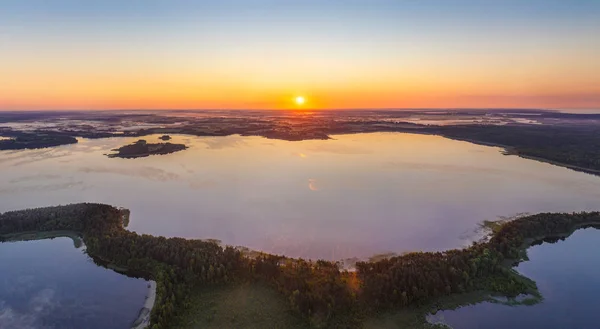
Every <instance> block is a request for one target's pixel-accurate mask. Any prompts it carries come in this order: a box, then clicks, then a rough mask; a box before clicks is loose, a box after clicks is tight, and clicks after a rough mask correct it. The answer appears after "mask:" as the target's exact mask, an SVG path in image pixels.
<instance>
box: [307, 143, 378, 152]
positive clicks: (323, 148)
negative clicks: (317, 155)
mask: <svg viewBox="0 0 600 329" xmlns="http://www.w3.org/2000/svg"><path fill="white" fill-rule="evenodd" d="M307 149H308V150H309V151H312V152H322V153H333V154H370V153H373V151H371V150H369V149H366V148H362V147H357V146H350V145H344V144H336V143H334V142H327V143H319V144H316V145H311V146H309V147H308V148H307Z"/></svg>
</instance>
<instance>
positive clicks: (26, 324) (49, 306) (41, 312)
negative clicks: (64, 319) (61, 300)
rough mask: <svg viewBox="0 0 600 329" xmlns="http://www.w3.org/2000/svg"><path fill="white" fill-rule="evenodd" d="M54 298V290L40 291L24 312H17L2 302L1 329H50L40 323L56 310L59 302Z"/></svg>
mask: <svg viewBox="0 0 600 329" xmlns="http://www.w3.org/2000/svg"><path fill="white" fill-rule="evenodd" d="M54 296H55V291H54V290H52V289H43V290H40V291H39V292H38V293H37V294H35V295H34V296H33V297H32V298H31V299H30V300H29V304H28V308H27V309H26V310H24V311H23V312H19V311H17V310H15V309H14V308H12V307H11V306H10V305H7V303H6V302H5V301H0V328H2V329H50V328H51V327H49V326H45V325H43V324H42V323H40V322H42V321H41V319H42V318H43V317H44V316H45V315H47V314H49V313H50V312H52V311H53V310H54V309H55V308H56V306H57V302H56V299H55V298H54Z"/></svg>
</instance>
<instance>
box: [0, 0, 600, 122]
mask: <svg viewBox="0 0 600 329" xmlns="http://www.w3.org/2000/svg"><path fill="white" fill-rule="evenodd" d="M32 1H34V2H35V1H38V0H32ZM151 2H152V3H154V1H151ZM234 2H235V1H234ZM59 3H61V2H59ZM59 3H57V4H56V6H51V7H44V3H43V2H40V4H39V8H38V7H35V8H34V7H32V6H24V5H23V4H22V3H20V2H15V4H13V7H11V6H7V10H6V11H5V14H4V15H6V16H5V17H3V16H2V15H3V14H1V13H0V21H2V20H4V22H5V25H4V27H5V28H4V32H6V33H3V34H0V110H19V109H204V108H209V109H216V108H218V109H222V108H227V109H262V108H268V109H284V108H294V107H295V104H294V101H293V100H294V98H295V97H296V96H304V97H305V98H306V100H307V102H306V104H305V105H304V108H314V109H327V108H336V109H337V108H466V107H485V108H511V107H518V108H600V60H598V58H600V38H598V37H597V32H598V31H599V30H600V23H599V22H600V19H596V18H600V15H599V13H600V6H595V5H593V4H588V6H590V8H585V7H584V6H580V7H581V8H580V7H572V6H566V5H565V4H561V3H558V2H557V3H554V2H552V3H551V4H548V3H546V2H538V1H532V2H531V3H528V4H527V5H522V4H521V3H519V2H514V3H513V2H512V1H508V2H506V3H503V4H502V5H497V6H496V5H480V3H477V2H472V3H470V2H469V1H466V3H469V6H468V7H464V8H463V7H460V6H459V7H460V8H454V7H448V8H442V6H444V2H439V8H438V7H435V6H424V5H420V4H419V3H418V2H417V3H403V2H402V4H392V3H391V2H385V1H375V2H374V5H373V6H364V5H362V3H361V2H359V1H349V2H337V1H332V2H331V3H328V4H323V3H321V2H317V1H306V2H305V3H304V4H296V3H293V5H289V6H288V5H285V6H284V5H281V6H275V2H272V1H271V2H270V1H268V0H261V1H258V0H257V2H256V3H255V4H254V6H246V5H247V2H239V3H238V5H239V7H240V8H241V9H245V10H246V11H233V10H231V7H228V6H220V5H217V4H211V3H209V2H206V3H204V4H203V5H202V6H203V7H202V6H201V7H191V5H189V4H187V3H185V4H186V6H187V7H186V6H183V5H182V6H180V7H181V8H180V7H177V6H174V5H172V6H171V5H170V6H167V4H165V3H162V2H156V3H155V5H156V6H159V5H158V3H160V6H165V7H164V8H162V7H161V8H154V9H152V8H150V9H148V8H146V7H139V6H133V5H132V6H130V7H127V6H126V7H125V8H123V7H122V6H121V5H119V4H118V2H116V1H115V2H113V1H107V2H106V3H103V4H94V5H90V4H83V3H82V4H74V3H72V2H65V3H62V4H59ZM174 3H178V1H175V2H174ZM236 3H237V2H236ZM258 4H264V7H261V6H259V5H258ZM378 4H379V5H378ZM61 6H62V7H61ZM494 6H495V7H494ZM188 7H189V8H188ZM246 7H247V8H246ZM173 8H175V9H173ZM257 8H258V9H257ZM573 8H574V9H573ZM6 13H8V14H6ZM11 14H12V15H11ZM209 14H210V15H209Z"/></svg>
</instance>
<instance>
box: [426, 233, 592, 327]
mask: <svg viewBox="0 0 600 329" xmlns="http://www.w3.org/2000/svg"><path fill="white" fill-rule="evenodd" d="M599 247H600V231H599V230H596V229H593V228H591V229H586V230H580V231H577V232H575V233H574V234H573V235H572V236H571V237H569V238H567V239H566V240H565V241H560V242H558V243H555V244H548V243H544V244H542V245H539V246H534V247H532V248H530V249H529V251H528V255H529V258H530V261H528V262H524V263H521V264H520V265H519V267H518V268H517V270H518V271H519V272H520V273H522V274H524V275H525V276H527V277H529V278H530V279H533V280H535V281H536V282H537V284H538V288H539V290H540V292H541V293H542V296H543V297H544V301H543V302H542V303H541V304H537V305H533V306H516V307H510V306H505V305H499V304H491V303H482V304H478V305H474V306H468V307H464V308H460V309H458V310H456V311H445V312H438V314H437V315H436V318H437V319H441V320H443V322H445V323H447V324H449V325H451V326H452V328H455V329H478V328H486V329H505V328H513V329H531V328H544V329H566V328H572V329H597V328H600V325H599V323H600V322H599V321H600V314H599V313H598V296H600V276H599V275H598V273H600V253H598V252H597V250H598V248H599Z"/></svg>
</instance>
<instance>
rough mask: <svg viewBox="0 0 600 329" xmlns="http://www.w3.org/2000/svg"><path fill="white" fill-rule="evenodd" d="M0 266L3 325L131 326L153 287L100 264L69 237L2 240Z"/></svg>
mask: <svg viewBox="0 0 600 329" xmlns="http://www.w3.org/2000/svg"><path fill="white" fill-rule="evenodd" d="M0 264H2V271H0V328H2V329H34V328H35V329H38V328H48V329H54V328H57V329H58V328H61V329H70V328H73V329H76V328H77V329H79V328H87V329H105V328H123V329H125V328H130V326H131V324H132V323H133V321H134V320H135V319H136V318H137V315H138V312H139V310H140V308H141V307H142V306H143V304H144V299H145V296H146V294H147V291H148V288H147V282H146V281H144V280H139V279H132V278H128V277H126V276H123V275H120V274H117V273H115V272H113V271H111V270H108V269H105V268H101V267H98V266H96V265H95V264H94V263H93V262H91V260H89V259H88V258H87V256H85V255H84V254H83V252H82V250H81V249H75V248H73V241H72V240H71V239H69V238H56V239H53V240H38V241H23V242H11V243H0ZM57 264H60V266H57Z"/></svg>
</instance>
